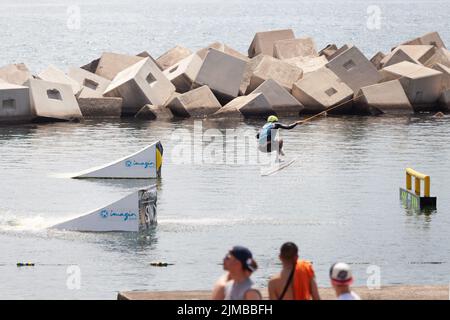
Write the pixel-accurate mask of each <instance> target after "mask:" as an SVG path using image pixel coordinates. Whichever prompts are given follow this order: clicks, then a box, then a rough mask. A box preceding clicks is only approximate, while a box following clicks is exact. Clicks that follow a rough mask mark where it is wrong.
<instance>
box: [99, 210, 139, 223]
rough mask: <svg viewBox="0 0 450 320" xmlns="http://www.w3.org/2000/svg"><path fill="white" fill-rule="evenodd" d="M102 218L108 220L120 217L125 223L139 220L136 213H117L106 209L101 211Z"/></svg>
mask: <svg viewBox="0 0 450 320" xmlns="http://www.w3.org/2000/svg"><path fill="white" fill-rule="evenodd" d="M100 216H101V217H102V218H104V219H106V218H108V217H111V218H115V217H119V218H122V219H123V221H129V220H136V219H137V214H136V213H134V212H115V211H112V210H106V209H104V210H102V211H100Z"/></svg>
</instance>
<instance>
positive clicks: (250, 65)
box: [239, 54, 268, 96]
mask: <svg viewBox="0 0 450 320" xmlns="http://www.w3.org/2000/svg"><path fill="white" fill-rule="evenodd" d="M264 57H268V56H265V55H263V54H259V55H257V56H256V57H253V58H251V59H250V60H249V61H248V62H247V65H246V66H245V71H244V76H243V77H242V81H241V85H240V86H239V95H240V96H243V95H245V93H246V92H247V88H248V86H249V85H250V80H251V78H252V75H253V71H255V69H256V67H257V66H258V64H259V63H260V62H261V60H262V59H263V58H264Z"/></svg>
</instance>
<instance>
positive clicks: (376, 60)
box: [370, 51, 386, 70]
mask: <svg viewBox="0 0 450 320" xmlns="http://www.w3.org/2000/svg"><path fill="white" fill-rule="evenodd" d="M384 57H386V55H385V54H384V53H383V52H381V51H378V52H377V53H376V54H375V55H374V56H373V57H372V58H371V59H370V62H372V64H373V65H374V66H375V68H377V70H380V69H381V68H382V67H383V66H382V64H381V61H382V60H383V59H384Z"/></svg>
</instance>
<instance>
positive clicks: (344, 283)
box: [330, 262, 361, 300]
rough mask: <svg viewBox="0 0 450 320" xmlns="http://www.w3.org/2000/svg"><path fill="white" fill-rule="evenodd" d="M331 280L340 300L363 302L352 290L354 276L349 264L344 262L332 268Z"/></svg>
mask: <svg viewBox="0 0 450 320" xmlns="http://www.w3.org/2000/svg"><path fill="white" fill-rule="evenodd" d="M330 280H331V284H332V286H333V288H334V290H335V291H336V297H337V299H338V300H361V298H360V297H359V296H358V295H357V294H356V293H354V292H353V291H351V289H350V285H351V284H352V282H353V276H352V271H351V270H350V267H349V265H348V264H346V263H343V262H338V263H335V264H333V265H332V266H331V268H330Z"/></svg>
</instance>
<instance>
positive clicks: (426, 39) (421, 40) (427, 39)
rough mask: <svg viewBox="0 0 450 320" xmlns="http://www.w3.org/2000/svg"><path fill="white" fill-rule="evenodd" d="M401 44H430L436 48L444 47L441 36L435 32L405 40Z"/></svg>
mask: <svg viewBox="0 0 450 320" xmlns="http://www.w3.org/2000/svg"><path fill="white" fill-rule="evenodd" d="M402 44H403V45H432V46H435V47H437V48H445V45H444V42H443V41H442V39H441V36H440V35H439V33H437V32H430V33H427V34H424V35H423V36H421V37H418V38H415V39H412V40H409V41H406V42H405V43H402Z"/></svg>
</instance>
